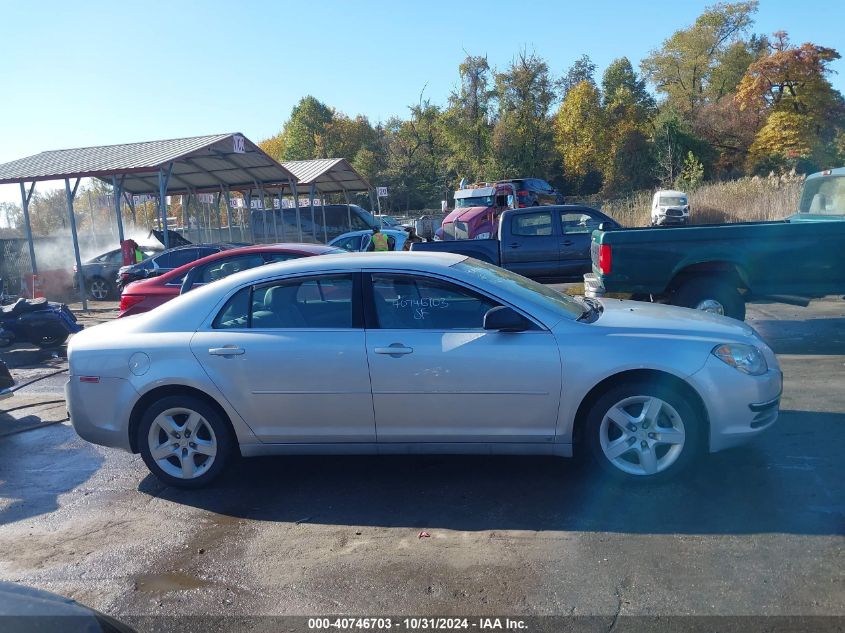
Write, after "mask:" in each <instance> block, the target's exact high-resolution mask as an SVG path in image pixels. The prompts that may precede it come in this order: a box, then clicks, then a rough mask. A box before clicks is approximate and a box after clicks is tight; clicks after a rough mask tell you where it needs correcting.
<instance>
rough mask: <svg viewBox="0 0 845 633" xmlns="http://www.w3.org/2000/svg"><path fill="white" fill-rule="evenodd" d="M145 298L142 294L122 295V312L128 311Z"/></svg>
mask: <svg viewBox="0 0 845 633" xmlns="http://www.w3.org/2000/svg"><path fill="white" fill-rule="evenodd" d="M143 300H144V297H143V296H142V295H122V296H121V297H120V312H121V314H122V313H124V312H126V311H127V310H128V309H129V308H131V307H132V306H134V305H138V304H139V303H141V302H142V301H143Z"/></svg>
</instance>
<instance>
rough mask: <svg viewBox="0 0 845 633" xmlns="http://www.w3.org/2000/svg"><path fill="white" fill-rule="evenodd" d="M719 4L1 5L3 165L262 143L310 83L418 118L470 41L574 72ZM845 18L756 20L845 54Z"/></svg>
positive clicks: (488, 50)
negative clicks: (170, 141) (78, 152)
mask: <svg viewBox="0 0 845 633" xmlns="http://www.w3.org/2000/svg"><path fill="white" fill-rule="evenodd" d="M706 4H709V3H705V2H694V1H689V0H672V1H667V0H650V1H647V2H636V1H634V2H627V1H619V2H612V1H609V0H589V1H585V2H567V1H556V2H555V1H548V2H546V1H542V2H541V1H536V2H530V3H514V2H500V1H497V0H486V1H483V2H476V1H474V0H462V1H453V2H445V1H440V0H426V1H421V0H417V1H416V2H401V1H400V2H397V1H396V0H393V1H391V2H388V1H381V0H377V1H375V0H374V1H368V0H359V1H358V2H349V1H346V2H340V1H328V0H327V1H319V0H317V1H311V2H301V1H297V2H288V1H272V0H240V1H239V2H234V1H222V0H169V1H167V2H163V1H158V0H146V1H142V2H115V1H114V0H110V1H103V0H86V1H85V2H68V1H67V0H61V1H58V0H50V1H46V0H31V1H29V2H23V1H20V0H0V17H2V26H1V27H0V82H1V83H0V85H2V87H3V99H2V106H0V113H2V116H0V139H2V140H0V162H6V161H9V160H13V159H15V158H20V157H23V156H28V155H31V154H35V153H37V152H40V151H43V150H46V149H57V148H65V147H79V146H86V145H101V144H109V143H122V142H128V141H140V140H152V139H159V138H172V137H179V136H191V135H198V134H209V133H216V132H230V131H241V132H243V133H244V134H246V135H247V136H248V137H249V138H251V139H253V140H255V141H258V140H261V139H263V138H266V137H267V136H270V135H272V134H274V133H275V132H277V131H278V130H279V129H280V127H281V125H282V123H283V121H284V120H285V119H286V118H287V116H288V114H289V113H290V110H291V107H292V106H293V105H294V104H295V103H296V101H298V100H299V98H300V97H302V96H304V95H306V94H313V95H314V96H316V97H317V98H318V99H320V100H322V101H324V102H326V103H328V104H329V105H331V106H333V107H335V108H337V109H339V110H341V111H343V112H346V113H347V114H351V115H354V114H356V113H362V114H365V115H367V116H368V117H370V119H371V121H373V122H375V121H378V120H383V119H385V118H387V117H388V116H390V115H393V114H399V115H405V114H406V113H407V106H408V105H409V104H412V103H415V102H416V101H417V99H418V98H419V95H420V92H421V91H422V90H423V89H425V96H426V97H428V98H430V99H432V100H433V101H434V102H435V103H443V102H444V101H445V99H446V96H447V95H448V93H449V90H450V89H451V88H452V87H453V86H454V85H455V83H456V81H457V67H458V64H459V63H460V61H461V60H462V59H463V57H464V55H465V52H469V53H472V54H486V55H487V56H488V58H489V60H490V62H491V64H492V65H494V66H499V67H502V66H504V65H506V64H507V63H508V61H510V60H511V59H512V58H513V56H514V54H515V53H516V52H517V51H519V50H520V49H521V48H523V47H525V48H527V49H528V50H529V51H532V50H533V51H535V52H536V53H537V54H539V55H541V56H542V57H544V58H545V59H546V60H547V61H548V62H549V64H550V66H551V69H552V72H553V73H554V74H555V75H558V76H559V75H561V74H563V72H564V71H565V70H566V69H567V68H568V67H569V65H570V64H571V63H572V62H573V61H574V60H575V59H576V58H577V57H579V56H580V55H581V54H582V53H587V54H589V55H590V57H591V58H592V59H593V61H595V62H596V63H597V64H598V66H599V73H601V72H602V71H603V69H604V67H605V66H606V65H607V64H608V63H609V62H610V61H612V60H613V59H614V58H616V57H620V56H623V55H625V56H627V57H628V58H629V59H631V61H632V62H633V63H634V65H635V66H637V65H638V63H639V60H640V59H641V58H642V57H643V56H644V55H646V54H647V53H648V51H649V50H650V49H652V48H655V47H657V46H659V45H660V43H661V42H662V41H663V40H664V39H665V38H666V37H667V36H669V35H670V34H671V33H672V32H673V31H675V30H676V29H678V28H682V27H684V26H687V25H689V24H690V23H692V21H693V20H694V19H695V17H696V16H697V15H698V14H699V13H700V12H701V11H702V10H703V8H704V7H705V6H706ZM843 24H845V3H843V2H841V0H834V1H832V2H822V3H807V2H796V1H795V0H761V2H760V10H759V12H758V14H757V18H756V24H755V27H754V30H755V31H756V32H761V33H771V32H772V31H775V30H778V29H784V30H787V31H788V32H789V34H790V36H791V38H792V40H793V41H794V42H796V43H800V42H804V41H813V42H816V43H819V44H823V45H827V46H833V47H835V48H838V49H839V50H840V51H841V52H843V53H845V38H843V37H842V25H843ZM834 68H835V69H836V70H838V71H839V73H840V74H839V75H834V76H833V78H832V81H833V83H834V85H836V87H837V88H838V89H839V90H843V91H845V63H843V61H842V60H840V61H838V62H837V63H836V64H835V65H834ZM10 190H12V191H10ZM17 198H18V194H17V190H16V189H13V188H11V187H9V186H0V200H8V199H11V200H16V199H17Z"/></svg>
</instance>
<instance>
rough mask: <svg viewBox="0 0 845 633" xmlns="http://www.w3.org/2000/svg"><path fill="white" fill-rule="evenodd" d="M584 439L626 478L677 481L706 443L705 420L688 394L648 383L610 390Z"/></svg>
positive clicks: (604, 466)
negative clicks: (686, 395)
mask: <svg viewBox="0 0 845 633" xmlns="http://www.w3.org/2000/svg"><path fill="white" fill-rule="evenodd" d="M584 439H585V442H586V445H587V449H588V451H589V453H590V455H591V457H592V459H593V461H594V462H595V464H596V465H597V466H598V467H599V468H600V469H601V470H602V471H603V472H605V473H606V474H607V475H609V476H611V477H614V478H616V479H617V480H622V481H643V482H652V481H667V480H672V479H676V478H677V477H678V476H679V475H680V474H681V473H683V471H684V470H686V469H687V468H689V467H690V466H691V465H692V464H693V463H694V462H695V460H696V459H697V458H698V457H699V456H700V454H701V452H702V451H703V448H704V446H705V441H704V440H705V434H704V423H703V422H702V420H701V416H700V415H699V414H698V412H697V411H696V409H695V407H694V406H692V404H691V403H690V402H689V401H688V400H687V398H685V394H684V393H682V392H679V391H678V390H677V389H673V388H672V387H671V386H670V385H664V384H659V383H653V382H648V381H637V382H631V383H625V384H621V385H617V386H615V387H611V388H610V389H608V390H607V391H606V392H605V393H604V394H603V395H602V396H601V397H600V398H599V399H598V400H597V401H596V403H595V404H594V405H593V407H592V408H591V409H590V411H589V413H588V417H587V422H586V427H585V437H584Z"/></svg>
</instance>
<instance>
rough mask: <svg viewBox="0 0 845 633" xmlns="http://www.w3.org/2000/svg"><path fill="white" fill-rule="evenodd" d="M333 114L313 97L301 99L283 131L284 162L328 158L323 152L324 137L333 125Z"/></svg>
mask: <svg viewBox="0 0 845 633" xmlns="http://www.w3.org/2000/svg"><path fill="white" fill-rule="evenodd" d="M332 117H333V112H332V110H331V108H329V107H328V106H327V105H326V104H324V103H322V102H321V101H318V100H317V99H315V98H314V97H312V96H310V95H309V96H307V97H303V98H302V99H300V101H299V103H297V104H296V105H295V106H294V108H293V110H292V111H291V113H290V118H289V119H288V121H287V123H285V126H284V128H283V129H282V136H283V137H284V144H283V154H282V158H283V159H284V160H308V159H311V158H328V156H327V155H325V154H324V153H323V152H324V151H325V150H324V146H325V143H324V141H323V136H324V135H325V133H326V126H328V125H329V123H331V121H332Z"/></svg>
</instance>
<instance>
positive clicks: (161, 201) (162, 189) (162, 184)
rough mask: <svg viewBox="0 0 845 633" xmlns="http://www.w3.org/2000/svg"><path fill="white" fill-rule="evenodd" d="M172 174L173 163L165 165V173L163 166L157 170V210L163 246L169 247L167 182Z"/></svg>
mask: <svg viewBox="0 0 845 633" xmlns="http://www.w3.org/2000/svg"><path fill="white" fill-rule="evenodd" d="M172 174H173V163H170V165H168V167H167V175H165V174H164V167H159V170H158V210H159V216H160V217H161V231H162V233H163V234H164V248H170V237H169V236H168V235H167V183H168V182H169V181H170V176H171V175H172Z"/></svg>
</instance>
